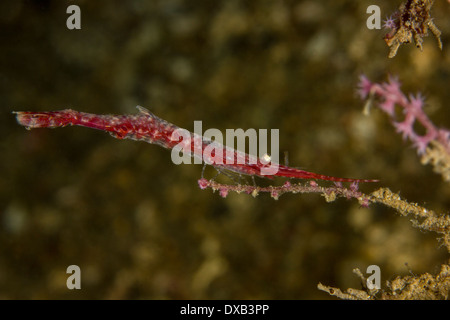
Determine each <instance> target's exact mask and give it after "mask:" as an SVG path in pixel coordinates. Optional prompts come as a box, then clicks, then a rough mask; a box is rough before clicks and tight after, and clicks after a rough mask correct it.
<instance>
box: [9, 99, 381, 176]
mask: <svg viewBox="0 0 450 320" xmlns="http://www.w3.org/2000/svg"><path fill="white" fill-rule="evenodd" d="M137 108H138V109H139V113H138V114H135V115H96V114H92V113H85V112H79V111H75V110H71V109H66V110H60V111H48V112H33V111H19V112H14V113H15V114H16V118H17V122H18V123H19V124H21V125H23V126H25V127H26V128H27V129H34V128H58V127H65V126H68V125H74V126H82V127H88V128H93V129H98V130H102V131H106V132H109V133H110V134H111V135H112V136H113V137H114V138H117V139H133V140H141V141H145V142H148V143H152V144H158V145H160V146H162V147H164V148H167V149H173V148H174V147H176V146H177V145H179V143H180V141H181V139H178V138H174V136H177V135H174V133H175V131H177V130H184V129H181V128H179V127H177V126H176V125H174V124H172V123H169V122H167V121H165V120H163V119H161V118H159V117H157V116H155V115H154V114H153V113H151V112H150V111H148V110H147V109H145V108H143V107H140V106H138V107H137ZM185 132H188V131H187V130H185ZM189 139H190V141H188V143H187V145H188V146H189V148H190V151H191V155H192V156H193V157H198V158H202V156H203V152H204V150H205V148H206V147H208V146H209V145H210V144H211V143H213V141H212V140H210V139H207V138H205V137H202V136H199V135H198V134H195V133H191V132H189ZM214 143H215V146H216V147H215V150H219V152H222V155H223V158H222V159H225V158H226V157H228V158H226V159H227V160H229V161H225V162H224V161H222V162H220V163H218V162H215V160H214V159H215V158H214V157H213V158H211V159H208V161H207V163H208V164H210V165H212V166H214V167H217V168H219V169H226V170H230V171H233V172H236V173H239V174H245V175H250V176H258V177H266V178H273V177H275V176H279V177H289V178H298V179H313V180H327V181H335V182H376V181H378V180H370V179H351V178H338V177H331V176H326V175H322V174H317V173H313V172H308V171H304V170H300V169H296V168H292V167H288V166H284V165H280V164H277V169H278V170H277V172H276V173H275V174H273V175H267V174H263V173H264V169H267V168H268V166H270V164H268V163H266V161H261V159H259V158H257V157H255V156H252V155H249V154H246V153H243V152H241V151H238V150H234V149H231V148H229V147H226V146H223V145H220V144H218V143H216V142H214ZM230 155H231V157H233V159H230ZM272 165H273V164H272Z"/></svg>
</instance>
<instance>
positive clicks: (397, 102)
mask: <svg viewBox="0 0 450 320" xmlns="http://www.w3.org/2000/svg"><path fill="white" fill-rule="evenodd" d="M400 87H401V85H400V82H399V81H398V79H397V78H394V77H389V80H388V82H384V83H373V82H371V81H370V80H369V79H368V78H367V77H366V76H364V75H362V76H361V77H360V82H359V86H358V88H359V89H358V93H359V96H360V97H361V98H362V99H367V98H368V99H370V100H371V101H372V100H373V99H375V98H378V99H379V102H378V103H377V105H378V107H379V108H380V109H381V110H382V111H384V112H385V113H386V114H388V116H389V117H390V118H391V121H392V123H393V125H394V127H395V128H396V130H397V132H398V133H401V134H402V136H403V138H404V139H409V140H411V142H412V143H413V145H414V147H415V148H416V149H417V152H418V153H419V154H420V155H422V154H424V153H425V151H426V149H427V147H428V145H429V144H430V142H431V141H438V142H439V143H441V144H442V145H443V146H444V148H445V149H446V151H447V153H449V154H450V131H449V130H447V129H439V128H437V127H436V126H435V125H434V124H433V122H431V120H430V119H429V118H428V116H427V115H426V113H425V112H424V111H423V105H424V97H423V96H422V95H421V94H417V95H416V96H414V95H409V97H407V96H406V95H405V94H404V93H403V92H402V91H401V89H400ZM395 106H400V107H401V108H403V114H404V115H405V117H404V119H403V120H402V121H397V119H395ZM416 122H417V123H420V124H421V125H422V126H423V127H424V128H425V130H426V133H425V135H419V134H417V133H416V132H414V123H416Z"/></svg>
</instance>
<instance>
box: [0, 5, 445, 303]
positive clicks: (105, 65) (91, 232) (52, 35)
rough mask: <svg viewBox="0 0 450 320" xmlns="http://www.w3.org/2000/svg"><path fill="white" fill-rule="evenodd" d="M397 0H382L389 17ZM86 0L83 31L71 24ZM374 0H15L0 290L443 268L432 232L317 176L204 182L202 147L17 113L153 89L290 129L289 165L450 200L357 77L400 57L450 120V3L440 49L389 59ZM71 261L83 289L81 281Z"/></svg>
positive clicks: (204, 283)
mask: <svg viewBox="0 0 450 320" xmlns="http://www.w3.org/2000/svg"><path fill="white" fill-rule="evenodd" d="M399 3H400V2H398V3H394V2H393V1H376V4H379V5H380V7H381V10H382V17H383V18H384V17H385V16H387V15H390V14H391V13H392V12H393V11H394V10H395V7H396V6H397V5H398V4H399ZM70 4H77V5H79V6H80V8H81V19H82V20H81V26H82V29H81V30H73V31H71V30H68V29H67V28H66V19H67V18H68V14H66V8H67V6H68V5H70ZM371 4H374V2H373V1H335V0H328V1H313V0H310V1H289V0H286V1H237V0H224V1H219V0H214V1H212V0H208V1H206V0H204V1H190V0H161V1H56V0H54V1H50V0H48V1H19V0H18V1H2V2H1V4H0V12H1V14H0V39H1V41H0V108H1V110H0V113H1V116H0V136H1V139H0V148H1V149H0V154H1V162H0V170H1V171H0V172H1V178H0V298H2V299H16V298H26V299H29V298H32V299H38V298H39V299H48V298H57V299H73V298H100V299H105V298H114V299H125V298H130V299H326V298H328V295H327V294H325V293H323V292H321V291H318V290H317V288H316V286H317V284H318V283H319V282H322V283H324V284H327V285H333V286H339V287H341V288H344V289H345V288H347V287H356V288H359V282H358V279H357V278H356V277H355V276H354V275H353V274H352V269H353V268H355V267H359V268H361V269H362V270H363V271H365V269H366V268H367V266H369V265H371V264H376V265H379V266H380V268H381V271H382V282H384V281H386V280H389V279H392V278H393V277H395V276H397V275H402V274H408V272H409V269H408V268H410V269H411V270H412V272H414V273H416V274H419V273H423V272H435V271H437V270H439V265H440V264H441V263H442V262H444V261H445V259H446V258H447V257H448V255H447V254H446V252H445V250H444V249H443V248H439V243H438V241H437V240H436V239H435V236H434V234H430V233H423V232H420V231H419V230H417V229H414V228H413V227H412V226H411V224H410V223H409V221H408V219H407V218H401V217H399V216H397V215H396V214H395V213H394V212H393V211H392V210H389V209H386V208H384V207H381V206H375V205H374V206H371V207H370V208H369V209H361V208H359V205H358V203H357V202H356V201H346V200H345V199H339V200H338V201H336V202H333V203H326V202H325V201H324V199H323V198H322V197H321V196H319V195H315V194H311V195H292V194H288V195H283V196H282V197H281V198H280V199H279V200H278V201H275V200H273V199H272V198H270V197H269V196H268V195H260V196H259V197H257V198H253V197H251V196H249V195H242V194H241V195H237V194H230V195H229V196H228V197H227V198H226V199H223V198H221V197H220V196H219V195H218V194H217V193H212V192H211V191H210V190H200V189H199V188H198V185H197V180H198V179H199V178H200V175H201V169H202V168H201V166H199V165H181V166H176V165H174V164H173V163H172V162H171V159H170V152H169V151H168V150H164V149H162V148H160V147H158V146H156V145H148V144H146V143H142V142H135V141H129V140H128V141H127V140H125V141H119V140H115V139H113V138H111V137H110V136H109V135H107V134H105V133H103V132H99V131H94V130H89V129H85V128H80V127H69V128H64V129H56V130H44V129H42V130H32V131H26V130H25V129H24V128H23V127H21V126H19V125H18V124H17V123H16V121H15V119H14V116H13V114H12V113H11V112H12V111H14V110H16V111H19V110H30V111H44V110H58V109H64V108H73V109H76V110H80V111H85V112H91V113H99V114H102V113H115V114H122V113H135V112H137V110H136V109H135V106H136V105H142V106H144V107H147V108H149V109H150V110H151V111H152V112H154V113H155V114H156V115H158V116H160V117H161V118H163V119H166V120H168V121H170V122H173V123H175V124H177V125H178V126H180V127H183V128H186V129H188V130H193V122H194V120H202V121H203V128H204V130H205V129H207V128H218V129H220V130H223V132H225V129H227V128H230V129H236V128H243V129H244V130H246V129H248V128H255V129H259V128H264V129H279V130H280V152H281V157H283V156H282V155H283V152H284V151H288V152H289V163H290V165H292V166H298V167H301V168H303V169H305V170H309V171H313V172H318V173H322V174H327V175H334V176H341V177H358V178H379V179H380V180H381V182H380V183H379V184H364V185H361V189H362V190H363V191H364V192H371V191H373V190H375V189H376V188H378V187H380V186H384V187H389V188H391V189H392V190H393V191H395V192H397V191H400V192H401V195H402V196H403V197H405V198H406V199H409V200H411V201H414V202H418V203H419V204H424V205H425V206H427V207H428V208H431V209H435V210H437V211H440V212H447V211H448V208H449V202H450V201H449V199H450V188H449V184H445V183H444V182H442V180H441V178H440V176H438V175H436V174H434V173H432V169H431V167H429V166H427V167H424V166H421V165H420V161H419V158H418V157H417V155H416V152H415V150H414V149H413V148H412V147H411V145H410V144H409V143H408V142H403V141H402V139H401V137H400V136H398V135H397V134H396V133H395V130H394V128H393V127H392V126H391V125H390V123H389V121H388V119H387V117H386V116H385V115H384V114H382V113H381V112H380V111H379V110H376V109H375V110H373V111H372V113H371V116H370V117H365V116H364V115H363V114H362V109H363V105H364V103H363V102H362V101H360V100H359V98H358V97H357V95H356V94H355V89H356V85H357V82H358V76H359V75H360V74H361V73H365V74H366V75H367V76H368V77H369V78H371V79H374V80H377V81H384V80H386V78H387V75H388V74H394V75H398V76H399V79H400V80H401V81H402V83H403V88H404V89H405V91H406V92H414V93H415V92H417V91H420V92H422V93H423V94H424V95H425V96H426V97H427V106H426V111H427V113H428V114H429V115H430V117H431V119H432V120H433V121H435V123H436V124H437V125H439V126H447V127H450V121H449V108H448V101H449V100H450V90H448V88H449V80H450V53H449V50H448V48H449V47H448V43H449V36H448V35H449V33H450V19H449V16H450V5H449V4H448V3H447V2H446V1H437V3H436V4H435V7H434V10H433V13H434V17H435V20H434V22H435V23H436V25H437V26H438V27H439V28H440V29H441V31H442V33H443V36H442V41H443V44H444V49H443V51H442V52H441V51H439V49H438V48H437V42H436V40H435V39H434V38H433V37H428V38H425V40H424V51H423V52H420V51H419V50H418V49H416V48H415V47H414V45H412V44H410V45H405V46H402V47H401V48H400V49H399V52H398V55H397V56H396V57H395V58H394V59H388V58H387V55H388V51H389V50H388V48H387V46H386V45H385V43H384V41H383V39H382V38H383V35H384V32H383V31H382V30H368V29H367V28H366V19H367V17H368V15H367V14H366V8H367V7H368V6H369V5H371ZM418 130H419V131H420V129H418ZM210 173H211V172H210ZM259 183H263V184H264V183H266V182H264V181H262V182H261V181H260V182H259ZM274 183H279V184H281V183H283V180H280V181H278V180H277V181H275V182H274ZM326 184H327V183H324V185H326ZM405 263H408V266H405ZM72 264H76V265H78V266H80V268H81V272H82V284H81V285H82V289H81V290H78V291H70V290H68V289H67V288H66V286H65V284H66V279H67V276H68V275H67V274H66V273H65V271H66V268H67V267H68V266H69V265H72Z"/></svg>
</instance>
